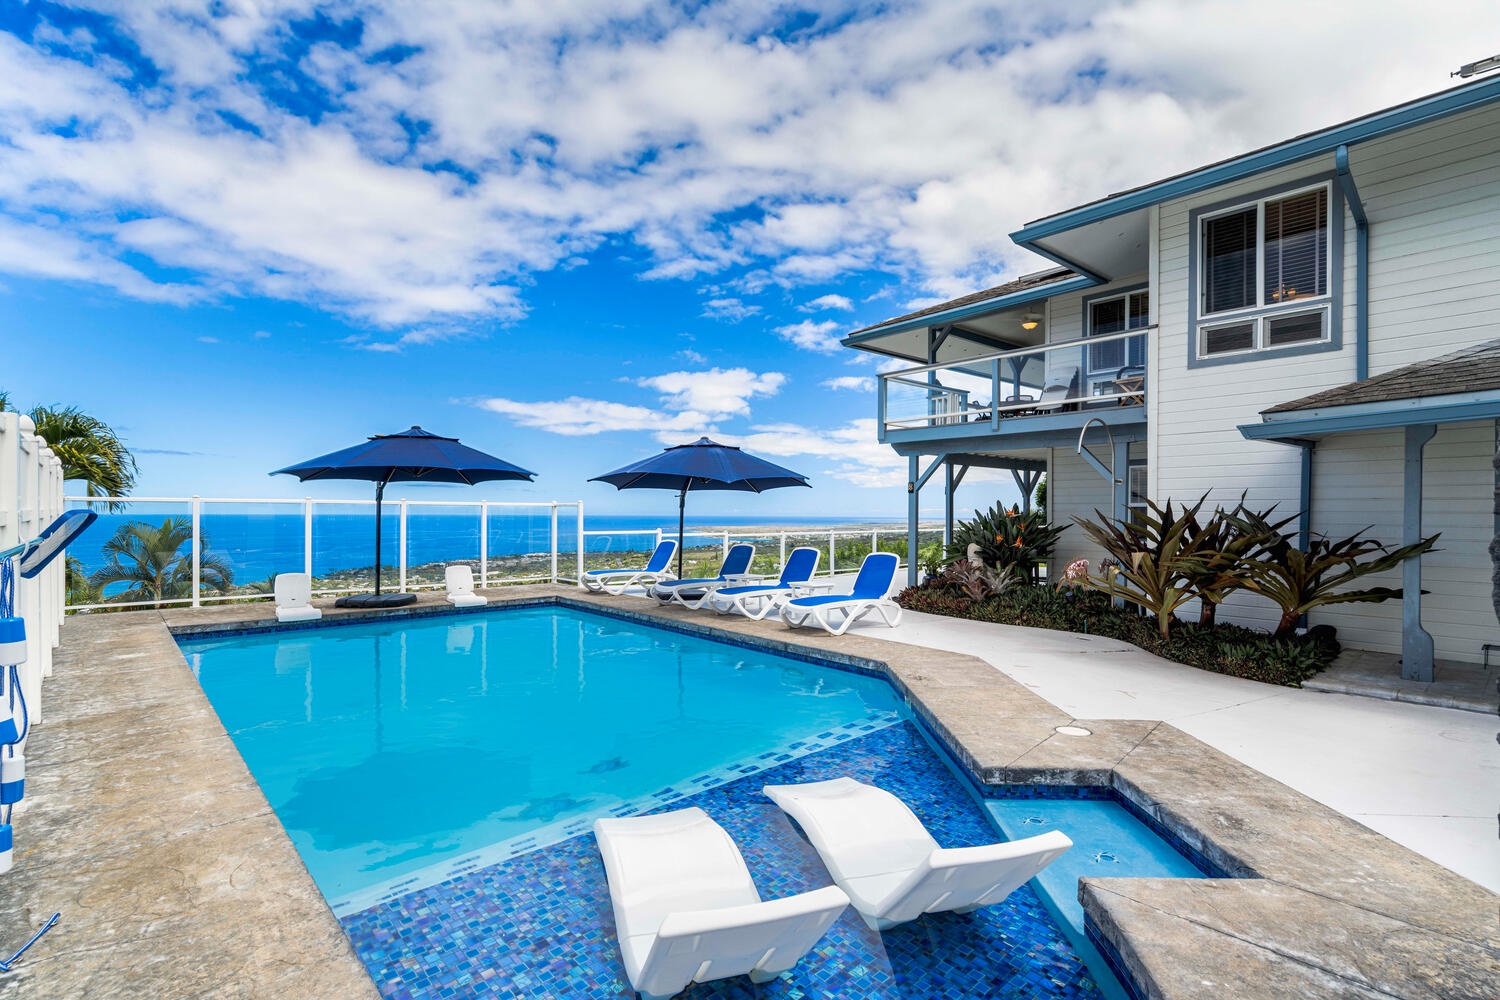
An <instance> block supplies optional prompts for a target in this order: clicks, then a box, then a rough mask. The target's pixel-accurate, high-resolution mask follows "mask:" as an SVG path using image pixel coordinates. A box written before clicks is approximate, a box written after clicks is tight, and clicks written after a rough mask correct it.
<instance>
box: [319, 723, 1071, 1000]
mask: <svg viewBox="0 0 1500 1000" xmlns="http://www.w3.org/2000/svg"><path fill="white" fill-rule="evenodd" d="M829 735H834V734H829ZM840 775H849V776H852V777H855V778H858V779H859V780H862V781H869V782H873V783H875V784H878V785H880V786H881V787H883V788H887V789H889V790H891V791H892V792H894V793H895V794H897V795H899V796H900V797H901V798H903V799H904V800H905V801H906V802H907V803H909V804H910V805H911V807H912V809H913V811H915V812H916V813H917V815H918V816H920V817H921V819H922V821H923V822H924V823H926V824H927V826H928V828H929V829H931V830H932V832H933V835H934V836H935V837H937V839H938V841H939V842H940V843H942V844H944V845H945V846H949V847H964V846H972V845H976V844H983V843H989V842H991V841H993V840H994V833H993V831H992V829H991V827H990V826H989V823H988V820H987V819H986V817H985V815H984V813H983V811H982V810H981V809H980V808H979V806H978V805H977V804H976V803H975V802H974V800H973V799H972V798H971V797H970V796H969V794H968V793H967V791H966V790H965V789H964V788H963V787H962V786H961V785H960V784H959V783H958V782H957V781H956V780H955V779H954V778H953V776H952V775H951V773H950V772H949V771H948V770H947V769H946V767H945V766H944V765H943V763H942V761H941V760H939V759H938V757H937V756H936V755H935V754H934V753H933V751H932V750H931V749H930V748H929V747H928V745H927V744H926V742H925V741H924V739H923V738H922V736H921V735H920V734H919V733H918V732H917V731H916V729H915V728H913V727H912V725H911V724H910V723H904V722H903V723H900V724H897V725H891V726H887V727H885V728H883V729H878V730H876V731H874V732H872V733H870V734H868V735H864V736H859V737H857V738H852V739H849V740H847V741H845V742H843V743H839V744H837V745H835V746H832V747H830V748H828V749H824V750H821V751H819V752H817V753H813V754H810V755H807V756H803V757H799V758H797V759H794V760H791V761H788V762H786V763H783V764H778V765H777V766H775V767H773V768H771V769H769V770H765V771H762V772H760V773H758V774H756V775H754V776H752V777H747V778H743V779H740V780H736V781H731V782H729V783H727V784H722V785H719V786H718V787H715V788H712V789H708V790H704V791H699V792H696V793H694V794H691V795H689V796H688V797H686V798H682V799H679V800H678V801H676V802H674V803H673V804H672V807H673V808H678V807H682V806H686V805H696V806H699V807H700V808H702V809H704V810H705V811H707V812H708V813H709V815H711V816H713V817H714V819H715V820H717V821H718V822H719V823H720V824H722V825H723V826H724V827H725V829H727V830H728V831H729V833H730V835H731V836H733V837H734V838H735V840H736V842H738V843H739V845H740V848H741V850H742V851H743V853H744V855H745V861H746V863H747V864H748V865H749V867H750V871H751V874H752V875H754V877H755V881H756V885H757V887H758V888H759V889H760V892H761V895H762V896H763V897H765V898H768V899H771V898H777V897H780V896H785V895H790V894H793V893H798V892H806V891H808V890H811V889H815V888H818V887H820V886H823V885H827V884H829V881H830V880H829V878H828V875H827V872H826V870H825V869H824V868H823V865H822V862H821V861H820V860H819V859H818V857H817V855H816V853H814V852H813V850H812V848H811V847H810V846H809V845H808V844H807V843H806V841H804V840H803V839H802V838H801V836H800V835H799V834H798V833H797V832H796V830H795V828H794V827H793V826H792V825H791V823H790V822H789V821H788V820H787V819H786V817H785V815H783V814H782V813H781V811H780V810H778V809H777V808H776V807H775V806H774V805H772V804H771V803H770V801H769V800H767V799H766V798H765V796H764V795H763V794H762V793H761V791H760V789H761V786H762V785H765V784H780V783H789V782H798V781H821V780H824V779H827V778H832V777H837V776H840ZM343 925H344V928H345V930H346V931H347V932H348V934H349V938H350V941H351V942H353V944H354V947H355V950H356V951H357V952H358V954H359V956H360V958H361V959H362V960H363V961H364V962H365V964H366V966H367V967H369V969H370V972H371V975H372V976H373V977H374V979H375V982H376V983H377V984H378V985H379V987H380V990H381V992H382V993H383V995H384V996H385V997H387V998H388V1000H432V998H449V997H452V998H469V997H514V998H521V997H558V998H572V997H579V998H583V997H589V998H592V997H621V998H629V997H633V996H634V994H633V992H632V991H631V990H630V988H629V984H628V983H626V981H625V979H624V969H623V967H622V966H621V965H620V955H619V949H618V945H617V943H616V939H615V934H614V919H613V916H612V913H611V911H610V903H609V890H608V885H607V883H606V882H605V878H604V870H603V864H602V862H601V861H600V858H599V852H598V849H597V847H596V846H595V844H594V840H593V838H592V837H591V836H577V837H573V838H572V839H569V840H565V841H562V842H561V843H557V844H554V845H551V846H548V847H544V848H542V849H540V850H535V851H531V852H530V853H527V854H523V855H520V856H518V857H515V858H512V859H510V860H508V861H504V862H501V863H499V864H494V865H488V866H485V867H483V868H479V869H477V870H475V871H473V872H470V873H469V874H466V875H462V876H460V877H458V878H455V879H452V880H450V881H448V882H444V883H442V884H440V885H435V886H431V887H428V888H425V889H421V890H419V891H417V892H414V893H410V894H408V895H405V896H403V897H401V898H399V899H395V900H392V901H389V902H383V903H379V904H377V905H374V906H371V907H369V908H368V909H365V910H362V911H360V912H357V913H353V914H350V915H347V916H345V917H343ZM682 996H683V998H684V1000H709V998H715V1000H730V998H735V1000H739V998H744V1000H748V998H751V997H754V998H760V1000H772V998H785V1000H793V998H797V1000H821V998H860V1000H864V998H870V1000H897V998H900V1000H918V998H921V1000H928V998H933V1000H965V998H978V997H985V998H995V1000H1004V998H1015V1000H1019V998H1023V997H1024V998H1043V997H1046V998H1054V997H1055V998H1060V1000H1094V998H1096V997H1098V996H1099V993H1098V990H1097V987H1095V985H1094V983H1093V981H1092V980H1091V979H1090V978H1089V974H1088V972H1087V971H1086V969H1085V968H1084V966H1083V963H1082V962H1081V961H1080V960H1079V959H1078V956H1077V955H1076V954H1075V953H1074V952H1073V950H1072V948H1071V947H1070V946H1069V944H1068V942H1067V940H1066V938H1064V936H1063V934H1062V932H1061V931H1060V930H1059V929H1058V927H1057V926H1056V924H1054V923H1053V921H1052V918H1051V916H1050V915H1049V914H1048V912H1047V910H1046V909H1045V907H1044V906H1043V905H1042V903H1041V901H1040V900H1039V899H1038V898H1037V896H1036V895H1035V894H1034V893H1033V892H1032V891H1031V889H1030V887H1029V886H1026V887H1022V888H1021V889H1019V890H1017V891H1016V892H1015V893H1013V894H1012V895H1011V897H1010V898H1009V899H1007V900H1006V901H1005V902H1004V903H1003V904H1001V905H999V906H994V907H987V908H985V909H983V910H980V911H978V912H976V913H973V914H967V915H959V914H953V913H946V914H933V915H929V916H925V917H923V918H921V919H920V920H915V921H912V922H911V923H909V924H905V925H902V926H901V927H897V928H893V929H891V930H888V931H886V932H884V933H883V934H881V933H876V932H874V931H871V930H870V929H869V928H867V927H866V926H865V924H864V922H863V921H862V920H861V919H860V918H859V916H858V915H857V914H855V913H854V912H853V911H852V910H850V911H847V912H846V913H845V914H844V916H843V917H842V918H841V919H840V920H839V921H838V922H837V923H836V924H835V925H834V927H833V928H832V930H830V932H829V934H828V936H827V937H825V938H824V939H823V940H822V941H821V942H819V944H818V946H817V947H816V948H815V949H814V950H813V952H811V953H810V954H809V955H808V956H807V957H806V958H804V959H803V960H802V961H801V962H799V963H798V964H797V966H796V967H795V968H794V969H792V970H791V971H790V972H787V973H785V974H784V975H782V976H781V977H780V978H778V979H776V980H775V981H773V982H771V983H766V984H762V985H759V986H757V985H755V984H752V983H751V982H750V981H749V980H748V979H747V978H745V977H738V978H734V979H726V980H720V981H718V982H713V983H702V984H698V985H695V986H693V987H691V988H690V989H689V990H687V991H686V992H685V993H683V994H682Z"/></svg>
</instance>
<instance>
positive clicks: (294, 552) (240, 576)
mask: <svg viewBox="0 0 1500 1000" xmlns="http://www.w3.org/2000/svg"><path fill="white" fill-rule="evenodd" d="M199 526H200V532H201V535H202V541H201V545H202V566H201V567H200V570H199V577H200V579H201V581H202V584H203V586H202V588H201V589H202V599H203V600H205V601H207V600H211V599H213V598H217V597H246V598H249V597H250V596H251V595H265V596H270V595H271V594H272V593H273V590H274V586H275V580H276V574H278V573H301V572H302V571H303V568H304V565H305V562H306V551H305V549H304V547H303V541H304V538H303V535H304V529H305V526H306V525H305V521H304V518H303V507H302V502H301V501H300V500H290V501H286V502H275V501H265V502H257V503H233V502H223V501H214V500H203V501H201V506H200V508H199ZM372 533H373V529H372ZM221 588H222V589H221Z"/></svg>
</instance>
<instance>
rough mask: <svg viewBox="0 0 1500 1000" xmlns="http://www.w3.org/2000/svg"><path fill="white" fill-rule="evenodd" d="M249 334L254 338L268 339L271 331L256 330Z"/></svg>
mask: <svg viewBox="0 0 1500 1000" xmlns="http://www.w3.org/2000/svg"><path fill="white" fill-rule="evenodd" d="M251 336H252V337H254V338H255V339H256V340H270V339H271V332H270V331H269V330H256V331H255V332H254V333H253V334H251Z"/></svg>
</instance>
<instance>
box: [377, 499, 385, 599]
mask: <svg viewBox="0 0 1500 1000" xmlns="http://www.w3.org/2000/svg"><path fill="white" fill-rule="evenodd" d="M384 496H385V483H384V482H379V483H376V484H375V596H376V597H379V596H380V501H381V498H382V497H384Z"/></svg>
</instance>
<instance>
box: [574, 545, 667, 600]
mask: <svg viewBox="0 0 1500 1000" xmlns="http://www.w3.org/2000/svg"><path fill="white" fill-rule="evenodd" d="M676 554H677V540H676V539H675V538H669V539H666V540H665V541H663V542H661V543H660V544H658V545H657V546H656V551H655V552H653V553H651V559H650V561H649V562H647V563H646V568H645V569H631V568H619V569H591V570H589V571H588V572H587V573H585V574H583V588H584V589H585V590H591V591H593V592H594V593H596V594H599V593H604V594H614V595H615V596H617V597H618V596H619V595H620V594H623V593H625V591H626V590H627V589H629V588H631V587H634V586H636V585H637V584H645V585H646V587H647V589H650V587H651V585H652V584H653V583H660V582H662V581H664V580H671V579H673V578H675V577H676V576H677V574H676V573H674V572H673V571H672V557H673V556H674V555H676Z"/></svg>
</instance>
